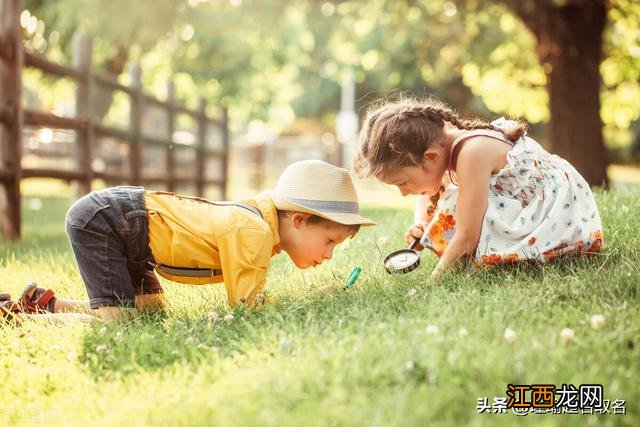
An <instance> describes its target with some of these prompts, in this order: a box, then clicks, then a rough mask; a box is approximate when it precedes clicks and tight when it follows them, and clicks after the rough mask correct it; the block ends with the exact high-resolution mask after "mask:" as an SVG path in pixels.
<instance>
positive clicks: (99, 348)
mask: <svg viewBox="0 0 640 427" xmlns="http://www.w3.org/2000/svg"><path fill="white" fill-rule="evenodd" d="M107 348H108V347H107V346H106V344H100V345H98V346H96V353H104V352H105V351H107Z"/></svg>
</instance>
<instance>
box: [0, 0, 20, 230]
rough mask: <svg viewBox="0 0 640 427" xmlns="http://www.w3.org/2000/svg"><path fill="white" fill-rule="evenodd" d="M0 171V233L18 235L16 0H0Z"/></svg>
mask: <svg viewBox="0 0 640 427" xmlns="http://www.w3.org/2000/svg"><path fill="white" fill-rule="evenodd" d="M0 5H1V6H2V7H1V8H0V49H1V52H0V54H1V55H0V113H4V114H0V116H4V117H5V119H6V122H5V123H2V120H0V142H1V143H2V150H1V151H0V160H1V162H0V171H3V170H4V171H7V172H8V174H7V179H6V180H0V181H1V182H2V183H3V185H2V188H3V191H2V194H0V210H1V211H2V233H3V235H4V237H5V238H7V239H10V240H17V239H19V238H20V234H21V226H20V215H21V209H20V178H21V175H22V173H21V166H20V162H21V158H22V107H21V92H22V67H23V64H24V50H23V47H22V28H20V11H21V10H22V9H21V6H20V0H4V1H1V0H0Z"/></svg>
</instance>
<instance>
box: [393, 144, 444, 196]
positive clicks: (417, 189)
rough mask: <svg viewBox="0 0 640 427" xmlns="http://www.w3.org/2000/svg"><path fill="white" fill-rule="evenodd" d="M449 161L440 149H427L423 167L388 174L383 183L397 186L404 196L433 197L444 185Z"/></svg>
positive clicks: (403, 168) (407, 167)
mask: <svg viewBox="0 0 640 427" xmlns="http://www.w3.org/2000/svg"><path fill="white" fill-rule="evenodd" d="M447 161H448V159H446V158H445V156H444V150H442V149H441V148H440V147H434V149H431V148H429V149H427V151H425V154H424V159H423V162H422V164H421V165H417V166H405V167H402V168H399V169H394V170H392V171H390V172H387V173H386V174H385V175H384V177H382V179H381V181H382V182H384V183H385V184H390V185H395V186H396V187H398V190H400V193H402V195H403V196H407V195H409V194H413V195H425V196H433V195H434V194H436V193H437V192H438V190H439V189H440V186H441V185H442V177H443V175H444V173H445V172H446V171H447Z"/></svg>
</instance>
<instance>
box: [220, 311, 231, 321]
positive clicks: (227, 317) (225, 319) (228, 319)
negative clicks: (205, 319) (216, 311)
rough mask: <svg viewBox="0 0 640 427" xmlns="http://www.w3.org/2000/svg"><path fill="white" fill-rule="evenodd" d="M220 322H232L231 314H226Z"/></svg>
mask: <svg viewBox="0 0 640 427" xmlns="http://www.w3.org/2000/svg"><path fill="white" fill-rule="evenodd" d="M222 320H224V321H225V322H230V321H232V320H233V313H227V314H225V315H224V317H223V318H222Z"/></svg>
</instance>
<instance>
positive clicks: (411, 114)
mask: <svg viewBox="0 0 640 427" xmlns="http://www.w3.org/2000/svg"><path fill="white" fill-rule="evenodd" d="M445 122H447V123H450V124H451V125H452V126H455V127H456V128H458V129H464V130H473V129H489V130H494V131H497V132H501V133H502V134H503V135H504V136H505V137H507V138H508V139H510V140H511V141H516V140H517V139H519V138H520V137H522V136H523V135H524V133H525V132H526V126H525V125H524V124H521V123H518V124H516V125H514V126H512V127H509V128H499V127H496V126H493V125H492V124H490V123H486V122H484V121H482V120H477V119H474V120H467V119H462V118H460V117H459V116H458V114H457V113H455V112H454V111H453V110H451V109H450V108H449V107H448V106H446V105H445V104H443V103H441V102H440V101H438V100H436V99H434V98H430V99H426V100H424V101H422V102H419V101H416V100H411V99H404V100H400V101H397V102H391V103H387V104H383V103H378V104H377V105H374V106H373V108H372V109H370V110H369V112H368V113H367V116H366V118H365V120H364V124H363V127H362V130H361V131H360V150H359V152H358V154H357V156H356V159H355V162H354V170H355V172H356V173H358V174H359V175H360V176H375V177H378V178H380V177H382V176H384V174H385V173H387V172H388V171H390V170H394V169H396V168H399V167H400V168H402V167H406V166H416V165H420V164H421V163H422V161H423V154H424V152H425V150H426V149H427V148H429V146H431V144H440V145H441V144H442V141H443V138H444V135H445V132H446V127H445ZM436 202H437V200H436Z"/></svg>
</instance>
